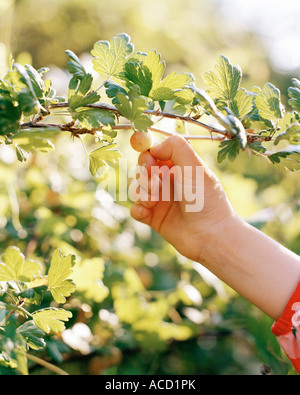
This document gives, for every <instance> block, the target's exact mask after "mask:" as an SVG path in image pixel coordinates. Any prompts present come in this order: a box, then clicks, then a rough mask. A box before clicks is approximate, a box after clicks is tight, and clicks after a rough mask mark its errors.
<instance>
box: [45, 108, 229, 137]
mask: <svg viewBox="0 0 300 395" xmlns="http://www.w3.org/2000/svg"><path fill="white" fill-rule="evenodd" d="M68 106H69V105H68V103H57V104H53V105H52V106H51V107H50V108H51V109H55V108H67V107H68ZM86 107H88V108H95V109H98V110H107V111H111V112H113V113H115V114H117V115H118V116H121V114H120V112H119V111H118V109H117V108H116V107H115V106H112V105H110V104H106V103H99V104H89V105H87V106H86ZM145 114H148V115H153V116H155V117H162V118H169V119H175V120H176V119H178V120H181V121H184V122H187V123H190V124H194V125H197V126H199V127H201V128H204V129H206V130H209V131H210V132H213V133H218V134H221V135H222V136H225V137H227V138H231V137H232V133H231V132H229V131H228V130H225V129H219V128H216V127H214V126H210V125H207V124H205V123H203V122H200V121H198V120H197V119H195V118H192V117H190V116H183V115H176V114H170V113H167V112H163V111H157V110H146V111H145Z"/></svg>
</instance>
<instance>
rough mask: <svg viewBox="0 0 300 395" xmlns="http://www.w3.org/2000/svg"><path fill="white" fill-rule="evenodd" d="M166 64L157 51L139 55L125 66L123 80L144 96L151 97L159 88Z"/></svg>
mask: <svg viewBox="0 0 300 395" xmlns="http://www.w3.org/2000/svg"><path fill="white" fill-rule="evenodd" d="M165 68H166V64H165V62H163V61H162V60H161V56H160V54H159V53H158V52H157V51H156V50H152V51H150V52H149V53H148V54H143V53H139V52H138V53H137V54H135V55H134V56H133V57H132V58H130V60H129V61H128V62H127V63H126V64H125V70H124V73H123V75H122V78H123V79H125V81H126V82H127V85H128V86H130V84H128V82H130V83H131V84H133V85H137V86H139V88H140V91H141V94H142V95H143V96H149V94H150V92H154V91H155V90H156V89H157V87H158V86H159V84H160V82H161V79H162V76H163V73H164V71H165Z"/></svg>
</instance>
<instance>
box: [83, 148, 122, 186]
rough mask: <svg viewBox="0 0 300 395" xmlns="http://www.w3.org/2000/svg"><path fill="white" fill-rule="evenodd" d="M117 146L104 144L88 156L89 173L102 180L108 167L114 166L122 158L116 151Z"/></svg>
mask: <svg viewBox="0 0 300 395" xmlns="http://www.w3.org/2000/svg"><path fill="white" fill-rule="evenodd" d="M116 147H117V144H115V143H112V144H106V145H103V146H102V147H100V148H98V149H96V150H95V151H93V152H91V153H90V154H89V159H90V171H91V173H92V175H93V176H96V177H99V178H102V177H104V176H105V175H106V174H107V172H108V169H109V166H110V165H114V164H116V162H117V160H118V159H120V158H121V157H122V154H121V152H120V151H119V150H118V149H116Z"/></svg>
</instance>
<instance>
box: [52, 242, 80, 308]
mask: <svg viewBox="0 0 300 395" xmlns="http://www.w3.org/2000/svg"><path fill="white" fill-rule="evenodd" d="M74 264H75V256H74V255H68V256H62V255H61V252H60V250H58V249H57V250H56V251H55V252H54V255H53V257H52V260H51V265H50V269H49V272H48V287H49V290H50V292H51V294H52V296H53V298H54V299H55V300H56V302H57V303H65V301H66V297H68V296H70V295H71V293H72V292H74V290H75V288H76V286H75V284H74V283H73V281H72V280H71V279H70V278H69V277H70V275H71V274H72V273H73V266H74Z"/></svg>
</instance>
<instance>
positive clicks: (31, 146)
mask: <svg viewBox="0 0 300 395" xmlns="http://www.w3.org/2000/svg"><path fill="white" fill-rule="evenodd" d="M57 133H60V130H59V129H55V128H33V129H30V130H24V131H22V132H19V133H17V134H16V135H15V136H14V137H13V138H11V139H10V140H11V141H12V142H13V143H14V145H15V146H16V149H17V155H18V159H19V160H20V161H21V162H22V161H24V160H27V159H28V157H29V153H35V152H36V151H40V152H49V151H51V150H52V149H53V148H54V144H53V143H52V142H51V141H50V140H49V138H50V137H53V136H55V135H56V134H57Z"/></svg>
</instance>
